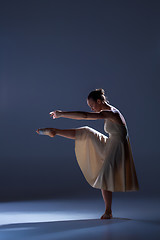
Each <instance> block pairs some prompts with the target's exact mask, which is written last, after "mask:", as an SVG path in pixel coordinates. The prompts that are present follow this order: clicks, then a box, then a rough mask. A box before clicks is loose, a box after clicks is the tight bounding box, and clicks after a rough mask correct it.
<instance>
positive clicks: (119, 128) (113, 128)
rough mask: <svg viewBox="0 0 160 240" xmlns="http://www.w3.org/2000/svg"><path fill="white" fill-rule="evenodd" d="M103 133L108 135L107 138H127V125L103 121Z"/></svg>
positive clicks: (107, 120)
mask: <svg viewBox="0 0 160 240" xmlns="http://www.w3.org/2000/svg"><path fill="white" fill-rule="evenodd" d="M104 131H105V132H106V133H108V134H109V136H115V135H116V136H123V137H126V136H128V128H127V125H126V124H125V125H122V124H119V123H116V122H113V121H112V120H110V119H105V121H104Z"/></svg>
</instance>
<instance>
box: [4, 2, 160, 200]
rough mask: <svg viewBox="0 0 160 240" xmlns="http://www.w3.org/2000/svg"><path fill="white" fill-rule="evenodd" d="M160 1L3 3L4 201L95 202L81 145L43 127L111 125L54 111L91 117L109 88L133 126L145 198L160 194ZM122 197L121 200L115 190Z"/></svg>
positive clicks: (99, 127)
mask: <svg viewBox="0 0 160 240" xmlns="http://www.w3.org/2000/svg"><path fill="white" fill-rule="evenodd" d="M159 12H160V2H159V1H151V0H150V1H139V0H138V1H135V0H134V1H127V0H126V1H118V0H117V1H114V0H113V1H111V0H110V1H107V0H106V1H103V0H100V1H99V0H97V1H95V0H85V1H84V0H75V1H71V0H64V1H63V0H56V1H51V0H43V1H42V0H39V1H38V0H32V1H28V0H27V1H16V0H15V1H7V0H6V1H0V119H1V120H0V126H1V131H0V132H1V134H0V142H1V144H0V200H2V201H3V200H14V199H29V198H49V197H59V196H66V197H68V196H71V195H74V196H76V195H77V196H87V195H88V196H89V195H90V196H92V195H93V196H96V195H98V196H99V194H100V190H97V189H93V188H92V187H91V186H89V185H88V183H87V182H86V180H85V179H84V177H83V175H82V173H81V170H80V168H79V166H78V164H77V161H76V157H75V152H74V141H73V140H69V139H65V138H61V137H59V136H57V137H55V138H54V139H52V138H49V137H46V136H39V135H38V134H36V133H35V130H36V129H37V128H41V127H55V128H64V129H66V128H75V127H80V126H84V125H88V126H90V127H93V128H95V129H96V130H98V131H100V132H102V133H104V131H103V121H102V120H97V121H82V120H80V121H76V120H70V119H64V118H62V119H56V120H52V119H51V118H50V117H49V112H50V111H51V110H57V109H60V110H64V111H74V110H80V111H83V110H84V111H90V109H89V107H88V106H87V104H86V98H87V95H88V93H89V92H90V91H92V90H94V89H95V88H100V87H101V88H104V89H105V91H106V95H107V96H108V99H109V101H110V104H111V105H114V106H115V107H117V108H118V109H119V110H120V111H121V112H122V114H123V115H124V116H125V119H126V121H127V125H128V129H129V135H130V142H131V146H132V151H133V156H134V162H135V166H136V171H137V177H138V180H139V184H140V191H139V192H134V193H125V194H129V195H131V194H133V196H136V195H137V194H139V195H140V194H150V193H151V194H159V185H158V182H159V167H160V162H159V154H160V147H159V136H158V134H159V121H160V115H159V87H160V84H159V77H160V70H159V69H160V68H159V62H160V61H159V60H160V31H159V26H160V25H159V24H160V17H159ZM115 194H117V195H118V194H121V193H115Z"/></svg>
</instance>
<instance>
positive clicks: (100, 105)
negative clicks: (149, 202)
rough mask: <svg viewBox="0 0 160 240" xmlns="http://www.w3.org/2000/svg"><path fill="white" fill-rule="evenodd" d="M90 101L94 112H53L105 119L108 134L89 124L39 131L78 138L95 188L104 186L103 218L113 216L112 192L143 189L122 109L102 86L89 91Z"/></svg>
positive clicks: (80, 157)
mask: <svg viewBox="0 0 160 240" xmlns="http://www.w3.org/2000/svg"><path fill="white" fill-rule="evenodd" d="M87 104H88V106H89V107H90V108H91V110H92V111H94V112H82V111H70V112H65V111H60V110H56V111H52V112H50V116H52V117H53V119H56V118H60V117H64V118H70V119H76V120H80V119H84V120H98V119H104V131H105V132H106V133H108V135H109V136H106V135H104V134H102V133H100V132H98V131H96V130H95V129H93V128H90V127H88V126H84V127H80V128H75V129H56V128H43V129H38V130H37V131H36V132H37V133H38V134H42V135H48V136H50V137H55V136H56V135H59V136H62V137H66V138H70V139H74V140H75V154H76V158H77V162H78V164H79V167H80V169H81V171H82V173H83V175H84V177H85V179H86V180H87V182H88V183H89V184H90V185H91V186H92V187H94V188H98V189H101V192H102V196H103V200H104V203H105V212H104V214H103V215H102V216H101V219H111V218H112V217H113V215H112V192H127V191H137V190H139V184H138V180H137V175H136V170H135V166H134V161H133V156H132V150H131V145H130V141H129V134H128V128H127V124H126V121H125V118H124V117H123V115H122V114H121V112H120V111H119V110H118V109H117V108H116V107H114V106H112V105H110V104H109V101H108V99H107V98H106V96H105V92H104V90H103V89H102V88H100V89H96V90H94V91H92V92H90V93H89V95H88V98H87Z"/></svg>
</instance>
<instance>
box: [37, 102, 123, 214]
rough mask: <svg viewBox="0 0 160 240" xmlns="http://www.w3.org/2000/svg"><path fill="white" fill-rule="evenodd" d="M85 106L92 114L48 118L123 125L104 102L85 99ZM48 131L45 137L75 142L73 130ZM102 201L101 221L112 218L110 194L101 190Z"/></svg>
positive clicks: (61, 113) (57, 113)
mask: <svg viewBox="0 0 160 240" xmlns="http://www.w3.org/2000/svg"><path fill="white" fill-rule="evenodd" d="M87 104H88V106H89V107H90V108H91V110H92V111H94V112H82V111H72V112H65V111H60V110H57V111H53V112H50V116H52V117H53V119H56V118H60V117H63V118H70V119H76V120H98V119H107V118H108V119H110V120H111V121H113V122H116V123H118V124H123V125H125V124H126V122H125V119H124V117H123V116H122V115H121V114H120V113H119V112H118V111H117V109H116V108H115V107H113V106H111V105H110V104H108V103H107V102H106V101H102V100H100V99H98V100H97V101H94V100H93V99H91V98H90V99H87ZM45 129H46V130H48V133H47V134H46V135H48V136H50V137H55V136H56V135H59V136H62V137H65V138H69V139H73V140H75V132H76V130H75V129H56V128H45ZM39 130H41V129H37V131H36V132H37V133H38V134H39ZM101 192H102V196H103V200H104V203H105V212H104V214H103V215H102V216H101V219H108V218H112V209H111V207H112V192H110V191H107V190H103V189H101Z"/></svg>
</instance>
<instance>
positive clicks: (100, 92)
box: [87, 88, 109, 103]
mask: <svg viewBox="0 0 160 240" xmlns="http://www.w3.org/2000/svg"><path fill="white" fill-rule="evenodd" d="M90 98H92V99H93V100H94V101H95V102H97V99H100V100H102V101H106V102H107V103H109V101H108V100H107V99H106V96H105V91H104V89H103V88H99V89H96V90H94V91H92V92H90V93H89V95H88V98H87V99H90Z"/></svg>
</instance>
